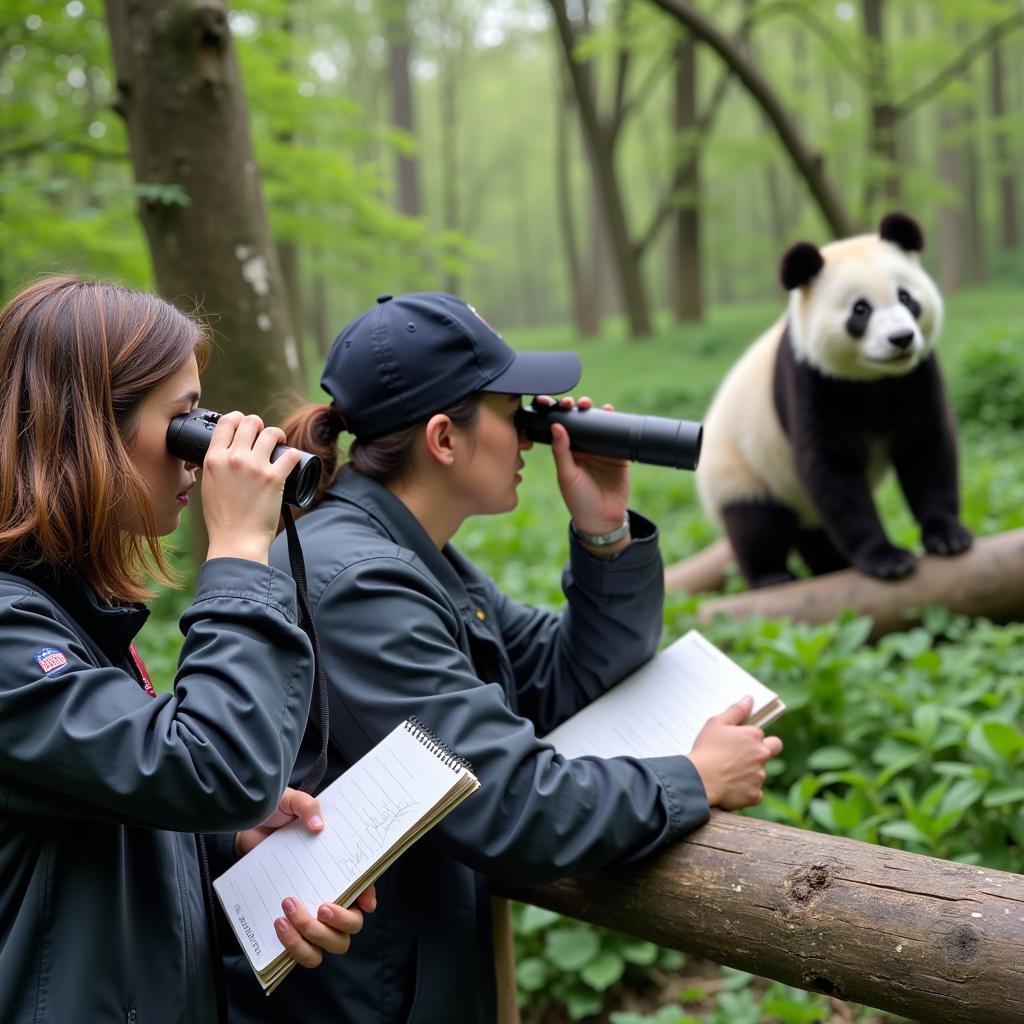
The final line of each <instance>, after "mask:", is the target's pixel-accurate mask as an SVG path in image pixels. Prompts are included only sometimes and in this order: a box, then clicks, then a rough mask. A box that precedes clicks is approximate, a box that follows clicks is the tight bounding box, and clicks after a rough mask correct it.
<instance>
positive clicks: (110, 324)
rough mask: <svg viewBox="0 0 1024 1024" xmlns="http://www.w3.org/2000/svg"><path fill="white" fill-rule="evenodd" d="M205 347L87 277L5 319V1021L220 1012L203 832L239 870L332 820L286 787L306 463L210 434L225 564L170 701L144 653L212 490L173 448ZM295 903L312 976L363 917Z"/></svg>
mask: <svg viewBox="0 0 1024 1024" xmlns="http://www.w3.org/2000/svg"><path fill="white" fill-rule="evenodd" d="M206 347H207V340H206V337H205V334H204V332H203V330H202V329H201V327H200V326H199V325H198V324H196V323H194V322H193V321H192V320H190V319H189V318H187V317H186V316H184V315H182V314H181V313H179V312H178V311H177V310H176V309H174V308H173V307H172V306H169V305H168V304H167V303H164V302H162V301H160V300H159V299H156V298H154V297H152V296H150V295H146V294H143V293H141V292H136V291H132V290H129V289H125V288H120V287H117V286H114V285H109V284H101V283H88V282H84V281H79V280H76V279H74V278H70V277H59V278H49V279H44V280H41V281H39V282H37V283H36V284H34V285H31V286H30V287H28V288H26V289H24V290H23V291H21V292H20V293H19V294H18V295H16V296H15V297H14V298H13V299H11V301H10V302H9V303H8V304H7V305H6V307H4V309H3V310H2V311H0V367H2V373H0V395H2V398H0V465H2V466H3V473H2V475H0V570H2V571H0V652H2V656H3V663H4V672H3V674H2V676H0V808H2V809H0V878H3V887H2V889H0V1020H3V1021H4V1024H67V1022H68V1021H83V1022H93V1021H128V1022H133V1021H138V1024H185V1022H195V1024H209V1022H211V1021H215V1020H217V1019H218V1015H220V1018H221V1019H222V1020H223V1019H224V1008H225V1006H224V1004H225V1000H224V998H223V995H224V989H223V985H222V984H218V978H219V977H220V975H219V967H220V963H219V956H215V950H214V949H212V948H211V936H210V934H209V931H208V929H209V928H210V926H211V924H212V917H211V913H210V911H211V904H210V903H208V902H207V900H208V897H209V887H208V885H204V884H203V879H202V870H201V861H204V860H205V853H204V852H203V851H204V848H205V847H204V845H203V843H202V842H201V841H200V840H199V837H198V836H193V835H189V833H192V832H195V833H200V832H211V833H222V835H218V836H213V837H207V838H209V839H210V840H211V843H210V845H211V851H210V852H211V855H213V854H216V855H217V856H218V857H220V858H222V859H223V858H229V857H232V856H234V855H237V854H238V853H242V852H245V851H246V850H248V849H249V848H251V847H252V846H254V845H256V844H257V843H258V842H259V841H260V840H261V838H263V837H264V836H265V835H266V834H267V832H268V831H270V830H272V829H273V828H275V827H278V826H280V825H281V824H284V823H285V822H286V821H289V820H292V819H293V818H295V817H299V818H301V819H302V820H303V822H304V823H305V825H306V827H307V828H308V829H309V830H310V831H318V830H320V829H321V828H323V822H322V821H321V820H320V818H319V813H318V805H317V802H316V801H315V800H314V799H313V798H312V797H310V796H308V795H307V794H304V793H298V792H295V791H293V790H286V789H285V786H286V784H287V781H288V774H289V772H290V770H291V768H292V765H293V763H294V760H295V754H296V750H297V749H298V745H299V740H300V738H301V735H302V730H303V727H304V725H305V722H306V715H307V712H308V707H309V701H310V691H311V687H312V681H313V665H312V657H311V650H310V646H309V642H308V641H307V639H306V636H305V634H304V633H303V632H302V631H301V630H300V629H299V628H298V626H297V625H296V612H295V586H294V584H293V582H292V580H291V579H290V578H289V577H288V576H287V575H286V574H285V573H282V572H280V571H279V570H277V569H274V568H271V567H270V566H269V565H268V564H267V551H268V547H269V544H270V541H271V539H272V537H273V534H274V529H275V526H276V523H277V519H278V515H279V512H280V507H281V493H282V487H283V484H284V480H285V477H286V476H287V474H288V472H289V471H290V470H291V469H292V468H293V466H294V465H295V463H296V462H297V461H298V458H299V456H298V453H296V452H291V453H286V454H285V455H284V456H282V457H281V458H280V459H278V461H277V462H276V463H274V464H271V462H270V452H271V450H272V449H273V448H274V446H275V445H276V444H277V443H278V442H279V441H281V440H282V439H283V435H282V433H281V431H280V430H278V429H277V428H275V427H266V428H265V427H264V426H263V424H262V422H261V421H260V420H259V419H258V418H257V417H255V416H242V415H241V414H240V413H231V414H230V415H227V416H224V417H222V418H221V420H220V421H219V423H218V424H217V427H216V430H215V431H214V433H213V436H212V438H211V443H210V450H209V453H208V454H207V457H206V461H205V468H204V473H203V485H202V493H203V514H204V517H205V520H206V527H207V532H208V534H209V539H210V548H209V555H208V559H207V561H206V563H205V565H204V566H203V568H202V570H201V572H200V578H199V586H198V590H197V593H196V597H195V601H194V603H193V605H192V607H191V608H189V609H188V611H186V612H185V614H184V616H183V617H182V620H181V628H182V632H183V633H184V635H185V642H184V647H183V649H182V653H181V658H180V661H179V664H178V672H177V677H176V680H175V688H174V692H173V693H161V694H156V693H155V692H154V690H153V687H152V684H151V683H150V680H149V678H148V676H147V674H146V671H145V668H144V667H143V664H142V661H141V659H140V657H139V655H138V653H137V652H136V650H135V648H134V646H133V645H132V639H133V637H134V635H135V634H136V633H137V632H138V630H139V629H140V627H141V626H142V624H143V622H144V621H145V619H146V614H147V613H146V610H145V608H144V606H143V605H141V604H140V603H138V602H139V601H140V599H141V598H143V597H145V596H146V589H145V587H144V586H143V582H142V578H143V574H144V573H146V574H148V575H151V576H153V577H154V578H156V579H157V580H162V581H166V580H167V577H168V570H167V565H166V562H165V559H164V556H163V554H162V553H161V548H160V540H159V538H160V537H161V536H164V535H166V534H168V533H170V532H171V531H172V530H174V528H175V527H176V526H177V524H178V518H179V516H180V514H181V511H182V509H183V508H184V507H185V506H186V505H187V504H188V494H189V491H190V490H191V488H192V487H193V485H194V483H195V466H194V465H191V464H188V463H186V462H184V461H183V460H181V459H179V458H175V457H174V456H172V455H171V454H170V453H169V452H168V451H167V447H166V443H165V438H166V434H167V427H168V424H169V422H170V421H171V419H172V418H173V417H175V416H177V415H179V414H181V413H186V412H188V411H189V410H190V409H192V408H193V407H194V406H195V405H196V404H197V402H198V401H199V368H200V364H201V363H202V361H203V357H204V355H205V352H206ZM282 793H283V795H282ZM260 822H263V826H262V827H260V828H256V827H253V826H257V825H259V823H260ZM238 830H242V831H238ZM285 902H286V903H288V904H290V906H289V911H288V912H287V913H283V914H282V915H281V917H280V918H279V919H277V920H276V927H277V933H278V935H279V936H280V938H281V941H282V943H283V945H284V946H285V947H287V948H288V949H289V951H290V952H291V953H292V954H293V955H294V956H295V958H296V959H297V960H298V961H299V962H300V963H302V964H304V965H305V966H314V965H315V964H317V963H319V962H320V959H321V956H322V952H323V951H330V952H334V953H341V952H344V951H345V950H346V949H347V948H348V943H349V935H350V934H351V933H354V932H355V931H358V929H359V927H360V925H361V914H360V912H359V910H358V909H353V910H342V909H341V908H339V907H334V906H333V905H332V906H331V907H329V908H328V909H327V910H326V911H324V910H323V909H322V908H313V910H314V912H317V913H318V917H319V919H318V918H315V917H313V916H311V914H310V913H309V912H308V911H307V910H306V908H304V907H302V906H301V905H295V901H285ZM372 903H373V893H372V892H367V893H365V894H364V895H363V896H362V897H360V906H362V908H363V909H366V910H369V909H372ZM325 914H327V915H329V916H324V915H325ZM218 989H219V991H218Z"/></svg>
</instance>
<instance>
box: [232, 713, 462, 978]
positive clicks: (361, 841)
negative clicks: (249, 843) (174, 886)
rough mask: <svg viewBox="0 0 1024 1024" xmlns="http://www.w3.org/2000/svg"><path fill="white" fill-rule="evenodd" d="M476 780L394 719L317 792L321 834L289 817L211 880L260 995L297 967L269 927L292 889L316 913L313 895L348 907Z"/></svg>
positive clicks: (415, 729) (411, 726) (419, 730)
mask: <svg viewBox="0 0 1024 1024" xmlns="http://www.w3.org/2000/svg"><path fill="white" fill-rule="evenodd" d="M479 785H480V783H479V782H478V781H477V779H476V777H475V776H474V775H473V773H472V772H471V771H470V769H469V766H468V765H467V764H466V763H465V762H463V761H462V760H461V759H460V758H458V757H456V756H455V755H454V754H453V753H452V752H451V751H450V750H448V749H447V748H446V747H444V746H443V744H441V743H439V742H438V741H437V740H436V738H435V737H434V736H433V735H432V734H431V733H430V732H429V731H427V730H426V729H424V728H423V727H422V726H421V725H420V724H419V723H417V722H416V721H415V720H411V721H405V722H402V724H401V725H399V726H397V727H396V728H395V729H394V730H393V731H392V732H390V733H389V734H388V735H387V736H385V737H384V739H383V740H381V742H380V743H378V744H377V746H375V747H374V748H373V749H372V750H370V751H369V752H368V753H367V754H366V755H365V756H364V757H362V758H360V759H359V760H358V761H357V762H356V763H355V764H354V765H352V767H351V768H349V769H348V771H346V772H345V773H344V774H342V775H340V776H339V777H338V778H337V779H335V781H334V782H332V783H331V784H330V785H329V786H328V787H327V788H326V789H325V790H324V791H323V792H322V793H320V794H319V800H320V809H321V816H322V817H323V819H324V829H323V831H322V832H319V833H317V834H315V835H314V834H312V833H309V832H307V831H306V829H305V827H304V826H303V825H302V823H301V822H299V821H293V822H290V823H289V824H288V825H285V826H284V827H283V828H280V829H278V830H277V831H276V832H274V833H272V834H271V835H270V836H268V837H267V838H266V839H264V840H263V842H262V843H260V845H259V846H257V847H256V848H255V849H253V850H251V851H250V852H249V853H247V854H246V855H245V856H244V857H242V858H240V859H239V860H238V861H236V862H235V863H234V864H233V865H232V866H231V867H230V868H228V870H227V871H225V872H224V874H222V875H221V876H220V877H219V878H217V879H215V880H214V883H213V888H214V890H215V891H216V893H217V896H218V897H219V898H220V901H221V904H222V905H223V907H224V912H225V914H226V915H227V918H228V920H229V921H230V922H231V927H232V928H233V929H234V932H235V935H236V937H237V938H238V942H239V945H240V946H241V947H242V949H243V950H244V951H245V954H246V956H247V957H248V958H249V962H250V964H251V965H252V969H253V970H254V971H255V972H256V975H257V977H258V978H259V980H260V983H261V984H262V985H263V988H264V989H265V991H266V992H267V995H269V994H270V993H271V992H272V991H273V990H274V989H275V988H276V987H277V986H278V985H279V984H280V983H281V982H282V981H283V980H284V978H285V977H286V975H287V974H288V972H289V971H290V970H291V969H292V968H293V967H294V966H295V961H294V960H293V959H292V957H291V956H290V954H288V953H287V952H286V951H285V950H284V948H283V947H282V946H281V942H280V940H279V939H278V937H277V932H276V931H275V930H274V919H275V918H278V917H280V916H281V914H282V911H281V901H282V900H283V899H285V898H286V897H288V896H294V897H297V898H298V899H300V900H301V901H302V902H303V903H304V904H305V906H306V909H307V910H308V911H309V912H310V913H311V914H314V915H315V914H316V910H317V907H319V906H320V904H321V903H338V904H339V905H340V906H343V907H347V906H349V905H350V904H351V903H352V902H353V901H354V900H355V898H356V897H357V896H358V895H359V894H360V893H361V892H362V891H363V890H364V889H365V888H366V887H367V886H368V885H370V883H371V882H373V881H374V879H376V878H377V877H378V876H379V875H380V874H381V873H382V872H383V871H384V869H385V868H387V867H388V866H389V865H390V864H392V863H393V862H394V861H395V860H396V859H397V858H398V857H399V855H400V854H402V853H403V852H404V851H405V850H406V849H407V848H408V847H409V846H411V845H412V843H414V842H415V841H416V840H417V839H418V838H419V837H420V836H421V835H423V833H425V832H426V831H427V830H428V829H430V828H431V827H433V826H434V825H435V824H437V822H439V821H440V820H441V819H442V818H443V817H444V816H445V815H446V814H448V812H449V811H452V810H454V809H455V808H456V807H457V806H458V805H459V804H460V803H462V801H463V800H465V799H466V797H468V796H469V795H470V794H472V793H474V792H475V791H476V790H477V789H478V788H479ZM339 894H340V895H339Z"/></svg>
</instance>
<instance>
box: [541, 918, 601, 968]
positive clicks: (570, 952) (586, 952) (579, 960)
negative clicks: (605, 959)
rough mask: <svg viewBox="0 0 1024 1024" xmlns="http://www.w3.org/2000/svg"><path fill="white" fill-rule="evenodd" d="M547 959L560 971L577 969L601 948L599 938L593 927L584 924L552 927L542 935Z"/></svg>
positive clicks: (585, 964)
mask: <svg viewBox="0 0 1024 1024" xmlns="http://www.w3.org/2000/svg"><path fill="white" fill-rule="evenodd" d="M544 948H545V950H546V952H547V955H548V959H550V960H551V962H552V963H553V964H554V965H555V966H556V967H557V968H558V969H559V970H562V971H579V970H581V969H582V968H584V967H586V966H587V964H589V963H590V962H591V961H592V960H593V959H594V957H596V956H597V954H598V953H599V952H600V950H601V940H600V938H598V934H597V932H596V931H594V929H593V928H588V927H586V926H585V925H572V926H570V927H562V928H552V929H551V931H549V932H548V933H547V934H546V935H545V936H544Z"/></svg>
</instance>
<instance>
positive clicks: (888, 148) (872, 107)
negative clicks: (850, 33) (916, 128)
mask: <svg viewBox="0 0 1024 1024" xmlns="http://www.w3.org/2000/svg"><path fill="white" fill-rule="evenodd" d="M863 13H864V42H865V49H866V51H867V52H866V57H867V60H866V62H865V66H866V68H867V82H866V85H867V92H868V109H869V130H868V157H869V164H868V173H867V176H866V179H865V185H866V188H865V196H864V217H865V219H870V217H871V216H872V212H873V207H874V204H875V196H876V194H879V193H880V194H881V196H882V198H883V199H884V200H885V203H886V205H887V206H890V207H892V206H898V205H899V203H900V199H901V193H902V189H901V187H900V178H899V166H900V162H899V155H898V153H897V151H896V107H895V104H894V103H893V97H892V89H891V86H890V83H889V61H888V53H887V50H886V39H885V0H864V3H863Z"/></svg>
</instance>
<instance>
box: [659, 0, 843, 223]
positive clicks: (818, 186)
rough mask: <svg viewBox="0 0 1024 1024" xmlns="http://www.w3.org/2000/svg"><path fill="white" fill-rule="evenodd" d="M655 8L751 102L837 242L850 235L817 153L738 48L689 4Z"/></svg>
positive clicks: (662, 0)
mask: <svg viewBox="0 0 1024 1024" xmlns="http://www.w3.org/2000/svg"><path fill="white" fill-rule="evenodd" d="M652 2H653V3H654V5H655V6H656V7H659V8H661V10H663V11H664V12H665V13H666V14H669V15H671V16H672V17H673V18H675V20H676V21H678V22H679V23H680V24H682V25H683V26H684V27H685V28H687V29H689V31H691V32H692V33H693V34H694V35H695V36H696V37H697V39H699V40H701V42H703V43H706V44H707V45H708V46H710V47H711V49H713V50H714V51H715V53H717V54H718V55H719V57H721V59H722V60H723V61H724V62H725V63H726V64H727V65H728V66H729V67H730V68H731V69H732V71H733V73H734V74H735V75H736V77H737V78H739V80H740V81H741V82H742V83H743V86H744V88H745V89H746V90H747V91H748V92H749V93H750V95H751V97H752V98H753V99H754V101H755V102H756V103H757V104H758V105H759V106H760V107H761V109H762V110H763V111H764V113H765V116H766V117H767V118H768V120H769V121H770V122H771V123H772V126H773V127H774V128H775V131H776V134H777V135H778V137H779V142H780V143H781V144H782V146H783V148H784V149H785V150H786V152H787V153H788V154H789V157H790V160H791V161H792V163H793V166H794V168H795V170H796V172H797V173H798V174H799V175H800V177H801V178H803V180H804V182H805V183H806V185H807V187H808V189H809V191H810V193H811V195H812V196H813V197H814V201H815V203H816V204H817V207H818V210H819V211H820V213H821V215H822V217H823V218H824V220H825V222H826V223H827V224H828V225H829V227H830V229H831V230H832V232H833V234H834V235H835V236H836V237H837V238H842V237H844V236H846V235H851V234H853V231H854V222H853V219H852V218H851V217H850V216H849V214H848V213H847V210H846V206H845V204H844V203H843V200H842V197H841V196H840V194H839V193H838V192H837V191H836V190H835V188H834V187H833V185H832V183H831V182H830V181H829V179H828V176H827V175H826V174H825V169H824V161H823V159H822V157H821V154H820V153H815V152H813V151H812V150H811V149H810V147H809V146H808V145H807V143H806V141H805V140H804V138H803V136H802V135H801V133H800V130H799V127H798V125H797V123H796V121H795V120H794V119H793V118H792V117H791V116H790V114H789V112H788V111H787V110H786V108H785V107H784V106H783V104H782V101H781V99H780V98H779V96H778V94H777V93H776V92H775V90H774V89H773V88H772V87H771V85H770V84H769V83H768V81H767V79H766V78H765V77H764V75H762V74H761V72H760V70H759V69H758V68H757V66H756V65H755V64H754V63H753V62H752V61H750V60H748V59H747V57H746V56H745V55H744V53H743V51H742V48H741V47H740V46H739V45H738V44H737V42H736V41H735V40H733V39H730V38H729V36H727V35H726V34H725V33H724V32H721V31H720V30H719V29H718V27H717V26H716V25H715V24H714V22H712V21H711V20H710V19H709V18H708V17H707V16H705V15H704V14H702V13H701V11H699V10H698V9H697V8H696V7H695V6H694V5H693V4H692V3H691V2H689V0H652Z"/></svg>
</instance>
